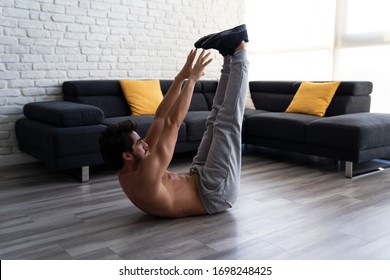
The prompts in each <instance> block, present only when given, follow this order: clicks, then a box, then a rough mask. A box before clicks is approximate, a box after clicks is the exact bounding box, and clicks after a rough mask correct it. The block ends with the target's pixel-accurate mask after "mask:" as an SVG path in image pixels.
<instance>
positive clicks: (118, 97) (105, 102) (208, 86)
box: [62, 80, 218, 118]
mask: <svg viewBox="0 0 390 280" xmlns="http://www.w3.org/2000/svg"><path fill="white" fill-rule="evenodd" d="M171 84H172V80H160V86H161V91H162V92H163V94H164V95H165V94H166V93H167V91H168V89H169V87H170V85H171ZM217 85H218V82H217V81H199V82H198V83H197V84H196V86H195V90H194V95H193V98H192V101H191V105H190V111H209V110H211V105H212V102H213V98H214V94H215V91H216V89H217ZM62 93H63V100H64V101H71V102H77V103H82V104H88V105H93V106H96V107H99V108H100V109H102V110H103V112H104V116H105V117H106V118H110V117H119V116H127V115H131V110H130V107H129V105H128V104H127V102H126V99H125V97H124V95H123V92H122V89H121V87H120V84H119V80H79V81H66V82H64V83H63V84H62Z"/></svg>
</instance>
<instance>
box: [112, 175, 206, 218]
mask: <svg viewBox="0 0 390 280" xmlns="http://www.w3.org/2000/svg"><path fill="white" fill-rule="evenodd" d="M118 178H119V182H120V184H121V187H122V189H123V191H124V192H125V194H126V195H127V197H128V198H129V199H130V200H131V202H133V204H134V205H135V206H136V207H138V208H139V209H141V210H142V211H144V212H146V213H148V214H151V215H154V216H160V217H183V216H194V215H203V214H207V211H206V210H205V209H204V207H203V204H202V202H201V200H200V197H199V193H198V188H197V182H196V178H195V176H194V175H192V174H177V173H170V172H168V171H166V172H165V173H164V175H163V177H162V178H161V180H159V182H158V183H157V186H154V188H149V189H153V190H154V191H153V193H151V192H150V191H146V188H145V186H144V183H143V181H144V180H143V176H142V174H140V171H134V172H126V173H125V172H118Z"/></svg>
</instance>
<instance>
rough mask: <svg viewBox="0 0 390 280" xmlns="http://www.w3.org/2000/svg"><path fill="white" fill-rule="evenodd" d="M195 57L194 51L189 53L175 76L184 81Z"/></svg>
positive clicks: (188, 74)
mask: <svg viewBox="0 0 390 280" xmlns="http://www.w3.org/2000/svg"><path fill="white" fill-rule="evenodd" d="M195 57H196V49H195V50H191V51H190V53H189V54H188V56H187V61H186V63H185V64H184V66H183V68H182V69H181V71H180V72H179V74H177V76H178V77H180V78H181V79H182V80H185V79H187V78H188V77H189V76H190V74H191V71H192V65H193V64H194V60H195Z"/></svg>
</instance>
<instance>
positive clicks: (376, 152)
mask: <svg viewBox="0 0 390 280" xmlns="http://www.w3.org/2000/svg"><path fill="white" fill-rule="evenodd" d="M300 84H301V82H300V81H252V82H250V84H249V87H250V92H251V97H252V100H253V103H254V105H255V107H256V110H249V111H247V112H246V114H245V121H244V127H243V130H244V131H243V142H244V143H247V144H254V145H259V146H265V147H271V148H277V149H283V150H288V151H293V152H299V153H305V154H310V155H316V156H323V157H328V158H333V159H336V160H342V161H346V170H345V171H346V172H345V173H346V176H347V177H349V178H351V177H352V176H353V170H352V168H353V163H360V162H364V161H368V160H371V159H377V158H382V157H389V156H390V114H379V113H369V110H370V100H371V97H370V94H371V92H372V89H373V85H372V83H371V82H364V81H359V82H357V81H354V82H351V81H343V82H341V84H340V86H339V88H338V89H337V91H336V94H335V96H334V97H333V99H332V102H331V103H330V105H329V107H328V109H327V111H326V114H325V116H324V117H318V116H312V115H305V114H294V113H284V111H285V110H286V109H287V107H288V105H289V104H290V102H291V100H292V99H293V97H294V94H295V93H296V92H297V90H298V88H299V86H300Z"/></svg>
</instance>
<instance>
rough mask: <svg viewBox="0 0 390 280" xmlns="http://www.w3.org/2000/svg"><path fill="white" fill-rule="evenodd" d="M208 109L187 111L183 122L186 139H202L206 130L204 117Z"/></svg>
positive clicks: (207, 113)
mask: <svg viewBox="0 0 390 280" xmlns="http://www.w3.org/2000/svg"><path fill="white" fill-rule="evenodd" d="M209 114H210V112H209V111H191V112H188V113H187V116H186V118H185V119H184V122H185V123H186V127H187V141H189V142H196V141H200V140H202V136H203V133H204V132H205V130H206V119H207V117H208V115H209Z"/></svg>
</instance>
